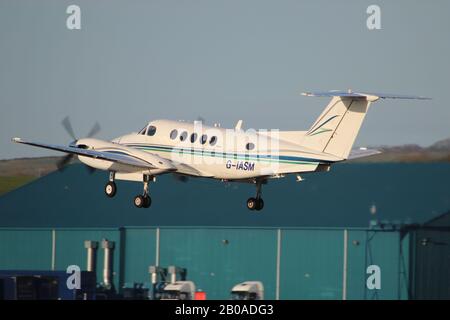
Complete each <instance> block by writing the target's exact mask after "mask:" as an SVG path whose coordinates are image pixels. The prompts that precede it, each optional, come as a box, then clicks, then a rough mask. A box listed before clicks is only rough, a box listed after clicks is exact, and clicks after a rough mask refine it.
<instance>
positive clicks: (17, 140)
mask: <svg viewBox="0 0 450 320" xmlns="http://www.w3.org/2000/svg"><path fill="white" fill-rule="evenodd" d="M11 141H12V142H16V143H20V142H22V139H21V138H18V137H14V138H12V139H11Z"/></svg>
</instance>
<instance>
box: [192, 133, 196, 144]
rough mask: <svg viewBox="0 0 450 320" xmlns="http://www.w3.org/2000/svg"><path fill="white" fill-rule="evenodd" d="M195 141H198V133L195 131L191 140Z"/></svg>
mask: <svg viewBox="0 0 450 320" xmlns="http://www.w3.org/2000/svg"><path fill="white" fill-rule="evenodd" d="M195 141H197V134H196V133H193V134H191V142H192V143H194V142H195Z"/></svg>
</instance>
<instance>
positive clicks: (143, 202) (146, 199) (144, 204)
mask: <svg viewBox="0 0 450 320" xmlns="http://www.w3.org/2000/svg"><path fill="white" fill-rule="evenodd" d="M149 180H150V176H148V175H144V191H143V193H142V194H138V195H137V196H136V197H134V205H135V206H136V207H137V208H148V207H150V206H151V204H152V198H150V196H149V194H148V184H149Z"/></svg>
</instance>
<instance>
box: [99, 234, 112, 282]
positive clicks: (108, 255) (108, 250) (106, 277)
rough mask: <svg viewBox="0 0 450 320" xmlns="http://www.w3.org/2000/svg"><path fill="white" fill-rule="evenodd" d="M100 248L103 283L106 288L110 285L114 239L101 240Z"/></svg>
mask: <svg viewBox="0 0 450 320" xmlns="http://www.w3.org/2000/svg"><path fill="white" fill-rule="evenodd" d="M102 248H103V250H104V257H103V258H104V259H103V284H104V285H105V287H107V288H111V287H112V255H113V250H114V241H109V240H108V239H103V240H102Z"/></svg>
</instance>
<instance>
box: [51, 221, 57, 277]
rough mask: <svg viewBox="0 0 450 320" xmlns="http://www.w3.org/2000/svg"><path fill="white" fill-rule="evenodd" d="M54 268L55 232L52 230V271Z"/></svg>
mask: <svg viewBox="0 0 450 320" xmlns="http://www.w3.org/2000/svg"><path fill="white" fill-rule="evenodd" d="M55 268H56V230H55V229H53V230H52V271H55Z"/></svg>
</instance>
